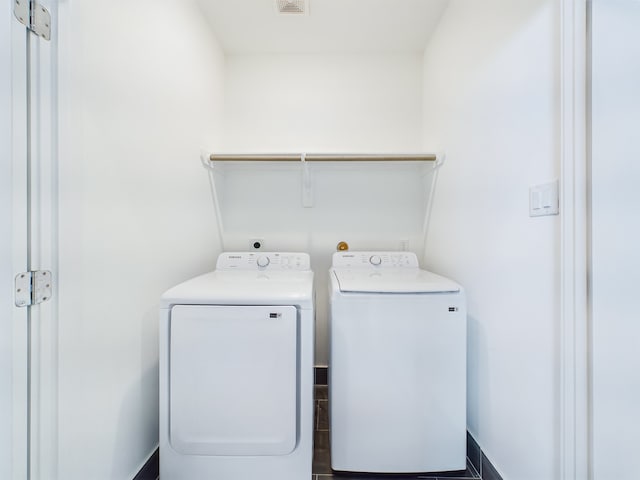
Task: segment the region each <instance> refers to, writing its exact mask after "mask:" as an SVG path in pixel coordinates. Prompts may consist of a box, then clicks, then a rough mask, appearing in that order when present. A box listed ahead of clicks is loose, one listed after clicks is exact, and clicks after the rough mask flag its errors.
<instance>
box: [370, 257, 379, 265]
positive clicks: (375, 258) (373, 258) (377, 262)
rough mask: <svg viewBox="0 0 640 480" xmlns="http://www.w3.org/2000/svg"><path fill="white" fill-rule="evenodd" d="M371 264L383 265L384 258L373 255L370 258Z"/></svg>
mask: <svg viewBox="0 0 640 480" xmlns="http://www.w3.org/2000/svg"><path fill="white" fill-rule="evenodd" d="M369 263H370V264H371V265H380V264H381V263H382V258H380V255H371V256H370V257H369Z"/></svg>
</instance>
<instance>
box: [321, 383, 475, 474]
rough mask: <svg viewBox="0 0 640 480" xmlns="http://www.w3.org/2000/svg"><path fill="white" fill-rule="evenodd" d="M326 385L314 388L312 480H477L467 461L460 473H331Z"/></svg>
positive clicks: (473, 469) (471, 466)
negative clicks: (465, 467) (465, 466)
mask: <svg viewBox="0 0 640 480" xmlns="http://www.w3.org/2000/svg"><path fill="white" fill-rule="evenodd" d="M327 393H328V392H327V386H326V385H316V387H315V397H316V398H315V432H314V448H313V450H314V451H313V478H312V480H323V479H344V480H401V479H402V480H417V479H429V480H440V479H442V480H472V479H473V480H479V479H480V475H479V474H478V472H477V471H476V469H475V468H474V467H473V465H472V464H471V462H470V461H469V459H467V469H466V470H462V471H460V472H447V473H442V472H440V473H434V474H433V475H430V474H419V475H382V474H376V475H371V474H370V475H362V474H344V473H342V474H337V473H332V471H331V452H330V450H329V408H328V407H329V400H328V395H327Z"/></svg>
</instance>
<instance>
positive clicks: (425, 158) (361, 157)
mask: <svg viewBox="0 0 640 480" xmlns="http://www.w3.org/2000/svg"><path fill="white" fill-rule="evenodd" d="M302 158H303V155H302V154H296V153H283V154H271V153H267V154H261V153H260V154H236V153H233V154H216V153H212V154H211V155H210V156H209V161H211V162H300V161H302ZM436 160H437V157H436V155H435V154H434V153H420V154H395V153H393V154H378V153H376V154H364V153H356V154H342V153H338V154H324V153H307V154H305V155H304V161H305V162H435V161H436Z"/></svg>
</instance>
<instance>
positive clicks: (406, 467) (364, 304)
mask: <svg viewBox="0 0 640 480" xmlns="http://www.w3.org/2000/svg"><path fill="white" fill-rule="evenodd" d="M329 291H330V298H331V308H330V349H329V411H330V430H331V433H330V435H331V467H332V468H333V469H334V470H338V471H351V472H375V473H409V472H412V473H413V472H441V471H452V470H464V469H465V468H466V328H467V327H466V322H467V318H466V303H465V295H464V291H463V289H462V288H461V287H460V285H458V284H457V283H455V282H453V281H452V280H449V279H447V278H444V277H441V276H439V275H436V274H434V273H431V272H428V271H425V270H422V269H420V268H419V265H418V259H417V257H416V255H415V254H414V253H411V252H337V253H335V254H334V255H333V266H332V268H331V269H330V272H329Z"/></svg>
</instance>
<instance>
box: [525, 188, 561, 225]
mask: <svg viewBox="0 0 640 480" xmlns="http://www.w3.org/2000/svg"><path fill="white" fill-rule="evenodd" d="M559 205H560V198H559V196H558V180H553V181H552V182H548V183H542V184H540V185H533V186H532V187H530V188H529V216H530V217H541V216H543V215H558V213H559Z"/></svg>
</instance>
